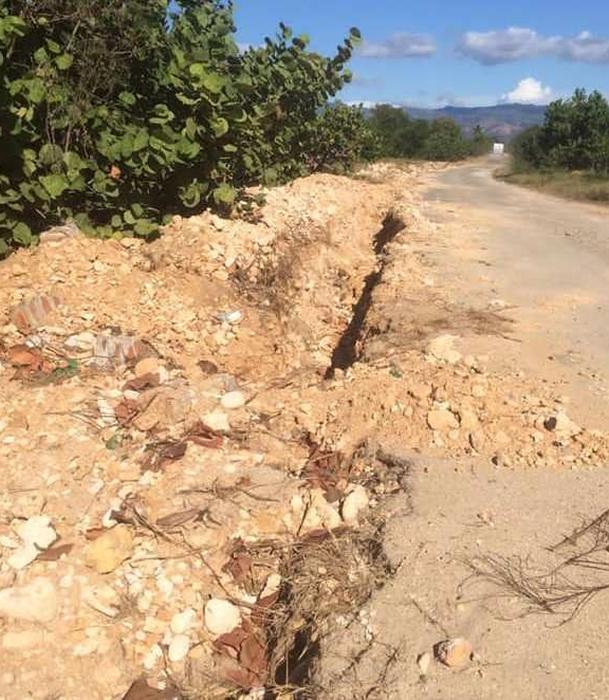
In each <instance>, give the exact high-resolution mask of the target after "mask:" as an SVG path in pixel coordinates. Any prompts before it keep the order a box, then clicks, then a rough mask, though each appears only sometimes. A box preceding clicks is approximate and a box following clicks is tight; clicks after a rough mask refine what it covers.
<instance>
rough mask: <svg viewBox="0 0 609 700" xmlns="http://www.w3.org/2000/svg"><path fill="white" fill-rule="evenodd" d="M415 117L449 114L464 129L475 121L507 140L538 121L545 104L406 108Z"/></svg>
mask: <svg viewBox="0 0 609 700" xmlns="http://www.w3.org/2000/svg"><path fill="white" fill-rule="evenodd" d="M405 109H406V111H407V112H408V114H409V115H410V116H411V117H413V118H414V119H430V120H431V119H438V118H440V117H450V118H451V119H454V120H455V121H456V122H457V123H458V124H459V125H460V126H462V127H463V129H464V130H465V131H466V132H470V131H472V130H473V129H474V127H475V126H476V125H478V124H480V126H481V127H482V128H483V129H484V130H485V131H486V132H487V133H488V134H490V135H491V136H493V137H494V138H496V139H499V140H502V141H509V140H511V139H513V138H514V136H516V135H517V134H518V133H519V132H521V131H523V130H524V129H526V128H528V127H530V126H535V125H536V124H541V123H542V122H543V117H544V114H545V109H546V108H545V107H544V106H541V105H525V104H502V105H494V106H492V107H451V106H448V107H443V108H442V109H423V108H419V107H406V108H405Z"/></svg>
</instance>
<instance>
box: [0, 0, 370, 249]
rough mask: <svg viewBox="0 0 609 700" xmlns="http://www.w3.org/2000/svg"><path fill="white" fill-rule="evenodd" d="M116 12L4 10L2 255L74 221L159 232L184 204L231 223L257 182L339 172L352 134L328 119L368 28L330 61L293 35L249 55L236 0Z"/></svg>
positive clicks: (108, 232) (116, 8) (0, 51)
mask: <svg viewBox="0 0 609 700" xmlns="http://www.w3.org/2000/svg"><path fill="white" fill-rule="evenodd" d="M103 4H104V3H101V4H100V3H91V2H89V1H88V0H64V2H62V3H46V4H45V8H46V9H45V12H44V13H39V14H38V15H36V13H34V12H30V11H26V9H22V10H21V14H19V15H18V14H10V11H9V9H8V4H7V3H2V2H0V104H2V105H3V109H0V154H1V155H2V158H1V159H0V256H1V255H3V254H4V252H6V250H7V248H10V247H11V246H15V245H29V244H31V243H32V242H33V241H35V240H36V235H37V234H38V233H39V232H40V231H41V230H43V229H44V228H45V227H48V226H49V225H52V224H54V223H59V222H61V221H62V220H65V219H66V218H68V217H71V218H73V219H74V220H75V221H77V222H78V225H79V226H81V227H82V229H83V230H85V231H86V232H88V233H96V234H97V235H100V236H103V237H110V236H116V235H123V234H126V233H131V234H132V235H133V234H135V235H138V236H143V237H150V236H154V235H156V234H157V232H158V230H159V224H160V223H161V222H162V221H163V220H164V219H165V218H166V216H167V215H168V214H169V213H171V212H175V211H176V210H179V209H181V208H182V207H183V206H186V207H189V208H200V207H204V206H210V205H211V206H214V207H217V208H219V209H221V210H223V211H229V210H230V209H231V208H232V207H234V206H235V203H236V202H237V200H238V198H239V196H240V193H241V192H242V191H243V190H244V188H246V187H247V186H249V185H252V184H256V183H258V184H260V183H265V184H275V183H279V182H284V181H286V180H288V179H290V178H293V177H296V176H298V175H302V174H304V173H306V172H309V171H310V170H312V169H316V168H319V167H325V164H326V162H327V160H328V157H329V156H328V153H329V151H328V149H327V148H325V146H324V141H325V140H326V139H329V140H330V141H336V140H337V139H338V134H337V133H335V132H333V131H332V128H336V129H338V128H342V124H340V125H339V123H338V122H336V124H335V127H332V126H331V125H330V122H329V121H328V122H327V129H326V127H325V126H324V125H323V124H322V122H321V121H320V119H321V114H320V110H321V108H323V106H324V105H325V104H326V102H327V100H328V98H329V97H331V96H332V95H334V94H336V92H337V91H338V90H340V89H341V87H342V86H343V85H344V83H345V82H346V80H347V79H348V73H347V71H346V69H345V63H346V61H347V60H348V57H349V56H350V52H351V49H352V47H353V46H354V44H355V43H356V42H357V41H358V39H359V34H358V32H357V31H356V30H352V31H351V33H350V34H349V36H348V38H347V39H346V40H345V42H344V44H343V45H342V46H341V47H340V48H339V50H338V52H337V54H336V55H335V56H333V57H330V58H325V57H323V56H320V55H318V54H316V53H313V52H310V51H309V50H308V48H307V46H308V43H309V38H308V37H307V36H305V35H300V36H296V37H295V38H294V35H293V34H292V31H291V29H289V28H288V27H287V26H285V25H280V30H279V34H278V36H277V37H275V38H274V39H269V40H267V41H266V43H265V45H264V46H263V47H255V46H253V47H251V48H250V49H249V50H248V51H245V52H241V51H240V50H239V48H238V46H237V44H236V41H235V26H234V18H233V8H232V3H227V2H224V1H223V0H209V2H204V3H202V2H190V1H189V2H186V1H184V2H181V3H180V8H181V9H180V12H179V13H176V14H175V15H172V16H171V20H170V22H169V25H168V24H167V13H166V9H167V2H166V1H165V0H154V1H151V2H144V1H143V0H123V1H122V2H117V3H108V4H107V7H104V9H103V11H99V8H100V7H101V5H103ZM10 6H11V7H12V6H13V4H12V3H11V4H10ZM15 6H16V7H21V8H28V6H29V3H24V2H21V3H16V4H15ZM15 12H16V11H15ZM126 16H127V17H129V18H130V19H131V21H130V22H125V21H124V20H125V17H126ZM9 55H10V61H7V60H6V58H7V57H8V56H9ZM345 109H346V108H345ZM324 123H325V122H324ZM345 123H349V124H350V123H351V122H348V120H346V122H345ZM324 129H326V130H325V131H324ZM349 133H351V132H349ZM320 134H321V136H320ZM338 140H340V139H338ZM335 150H336V149H335ZM346 152H347V151H345V153H346ZM332 153H334V151H333V152H332ZM348 153H349V157H351V156H352V151H348ZM338 157H340V158H342V159H343V160H345V158H346V156H345V154H344V153H341V154H339V156H338Z"/></svg>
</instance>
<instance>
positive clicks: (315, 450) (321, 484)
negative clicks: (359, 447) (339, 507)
mask: <svg viewBox="0 0 609 700" xmlns="http://www.w3.org/2000/svg"><path fill="white" fill-rule="evenodd" d="M308 445H309V458H308V460H307V463H306V465H305V467H304V469H303V471H302V475H303V477H304V478H305V479H306V480H307V481H308V482H309V483H310V484H311V485H312V486H314V487H315V488H320V489H323V491H324V492H325V494H326V498H327V499H328V500H329V501H330V502H333V501H335V500H339V499H340V498H341V497H342V495H343V494H342V492H341V491H340V489H337V488H336V487H337V484H338V483H339V481H341V480H342V479H345V478H346V477H347V476H348V470H347V469H346V468H345V466H344V463H343V457H342V455H341V454H340V452H334V451H330V450H324V449H323V448H322V447H321V445H319V444H318V443H316V442H314V441H312V440H311V439H310V438H309V440H308Z"/></svg>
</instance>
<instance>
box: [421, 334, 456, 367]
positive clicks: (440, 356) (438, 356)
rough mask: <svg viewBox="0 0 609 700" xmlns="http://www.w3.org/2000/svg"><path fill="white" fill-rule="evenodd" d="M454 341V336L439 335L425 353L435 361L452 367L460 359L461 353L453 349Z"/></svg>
mask: <svg viewBox="0 0 609 700" xmlns="http://www.w3.org/2000/svg"><path fill="white" fill-rule="evenodd" d="M455 340H456V337H455V336H454V335H440V336H438V337H437V338H434V339H433V340H432V341H431V342H430V343H429V345H428V346H427V352H428V353H429V355H431V357H433V358H434V359H435V360H439V361H440V362H446V363H447V364H449V365H454V364H456V363H457V362H459V360H460V359H461V353H460V352H459V351H458V350H455V348H454V347H453V345H454V342H455Z"/></svg>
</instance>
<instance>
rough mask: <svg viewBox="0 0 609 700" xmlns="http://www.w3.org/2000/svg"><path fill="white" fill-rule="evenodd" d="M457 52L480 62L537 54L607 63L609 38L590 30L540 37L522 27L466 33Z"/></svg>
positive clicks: (499, 60)
mask: <svg viewBox="0 0 609 700" xmlns="http://www.w3.org/2000/svg"><path fill="white" fill-rule="evenodd" d="M457 51H458V52H459V53H460V54H461V55H462V56H467V57H468V58H473V59H474V60H475V61H478V63H482V64H484V65H495V64H498V63H508V62H510V61H518V60H520V59H525V58H535V57H538V56H554V57H556V58H561V59H563V60H566V61H579V62H582V63H609V39H605V38H603V37H597V36H594V35H593V34H591V33H590V32H581V33H580V34H577V35H576V36H573V37H564V36H544V35H542V34H539V33H538V32H536V31H535V30H534V29H528V28H526V27H509V28H508V29H502V30H499V31H491V32H466V33H465V34H464V35H463V36H462V37H461V41H460V42H459V45H458V47H457Z"/></svg>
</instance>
